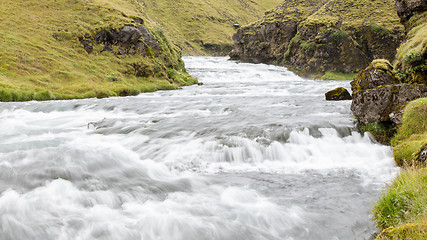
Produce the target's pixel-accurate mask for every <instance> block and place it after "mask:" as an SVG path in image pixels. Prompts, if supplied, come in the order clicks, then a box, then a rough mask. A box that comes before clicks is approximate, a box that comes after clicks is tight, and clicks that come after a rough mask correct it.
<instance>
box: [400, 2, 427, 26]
mask: <svg viewBox="0 0 427 240" xmlns="http://www.w3.org/2000/svg"><path fill="white" fill-rule="evenodd" d="M396 10H397V15H399V17H400V20H401V22H402V23H403V24H404V25H405V27H407V24H406V23H407V21H408V20H409V19H410V18H411V17H412V16H414V15H415V14H417V13H422V12H425V11H426V10H427V1H426V0H396Z"/></svg>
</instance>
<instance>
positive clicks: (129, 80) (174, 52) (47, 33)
mask: <svg viewBox="0 0 427 240" xmlns="http://www.w3.org/2000/svg"><path fill="white" fill-rule="evenodd" d="M142 16H144V12H143V11H142V8H141V7H140V5H139V4H138V3H136V2H135V1H131V0H55V1H50V0H23V1H15V0H2V1H1V2H0V100H1V101H25V100H31V99H37V100H47V99H68V98H83V97H95V96H97V97H106V96H115V95H131V94H137V93H139V92H145V91H154V90H156V89H176V88H178V87H179V86H180V85H187V84H192V83H194V82H195V81H196V80H194V79H192V78H191V77H189V75H188V74H187V73H186V71H185V68H184V64H183V62H182V60H181V55H180V52H179V50H178V49H177V47H175V46H174V45H173V44H172V43H171V42H170V41H168V40H167V39H166V37H165V36H164V34H163V31H162V30H161V29H160V28H157V27H155V26H154V25H153V23H152V22H150V21H147V20H146V19H143V18H141V17H142Z"/></svg>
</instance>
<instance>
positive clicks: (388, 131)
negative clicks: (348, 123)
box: [359, 123, 396, 145]
mask: <svg viewBox="0 0 427 240" xmlns="http://www.w3.org/2000/svg"><path fill="white" fill-rule="evenodd" d="M359 127H360V130H361V131H362V132H369V133H371V134H372V136H374V138H375V140H377V141H378V142H380V143H382V144H385V145H389V144H390V140H391V139H392V138H393V136H394V134H395V133H396V129H395V128H394V127H393V126H392V124H391V123H371V124H368V125H363V124H362V123H360V126H359Z"/></svg>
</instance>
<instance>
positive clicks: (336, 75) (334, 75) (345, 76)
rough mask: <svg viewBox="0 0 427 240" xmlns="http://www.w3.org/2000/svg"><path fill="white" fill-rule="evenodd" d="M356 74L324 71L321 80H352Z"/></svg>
mask: <svg viewBox="0 0 427 240" xmlns="http://www.w3.org/2000/svg"><path fill="white" fill-rule="evenodd" d="M356 76H357V73H341V72H328V71H326V72H325V74H323V76H321V77H320V79H321V80H353V79H354V78H355V77H356Z"/></svg>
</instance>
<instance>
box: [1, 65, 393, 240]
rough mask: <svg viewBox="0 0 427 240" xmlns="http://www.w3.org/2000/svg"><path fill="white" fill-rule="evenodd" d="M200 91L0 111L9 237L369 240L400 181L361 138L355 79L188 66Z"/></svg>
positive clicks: (4, 236) (386, 154) (376, 147)
mask: <svg viewBox="0 0 427 240" xmlns="http://www.w3.org/2000/svg"><path fill="white" fill-rule="evenodd" d="M185 63H186V66H187V68H188V70H189V72H190V73H191V74H192V75H193V76H194V77H197V78H198V79H199V82H203V85H202V86H197V85H194V86H189V87H185V88H183V89H181V90H176V91H158V92H154V93H147V94H140V95H138V96H134V97H114V98H107V99H84V100H70V101H47V102H25V103H0V239H1V240H20V239H23V240H24V239H25V240H26V239H43V240H50V239H52V240H53V239H55V240H56V239H60V240H72V239H81V240H86V239H87V240H89V239H120V240H134V239H141V240H151V239H153V240H214V239H215V240H217V239H218V240H228V239H230V240H263V239H269V240H276V239H277V240H279V239H280V240H293V239H295V240H298V239H310V240H311V239H314V240H316V239H319V240H321V239H325V240H326V239H328V240H330V239H333V240H338V239H343V240H348V239H369V238H370V237H371V235H372V233H373V232H375V225H374V223H373V222H372V221H371V212H370V211H371V208H372V206H373V204H374V203H375V201H376V199H377V198H378V196H379V195H380V194H381V191H382V189H383V188H384V186H385V184H386V183H388V182H389V181H390V180H391V179H392V178H393V177H394V176H395V174H396V172H397V171H398V169H397V168H396V167H395V166H394V163H393V159H392V152H391V149H390V148H389V147H387V146H383V145H380V144H378V143H375V142H374V141H373V140H372V139H371V137H370V136H369V135H368V134H366V135H361V134H359V133H358V132H357V131H356V128H355V120H354V117H353V116H352V114H351V111H350V101H340V102H328V101H325V99H324V93H325V92H326V91H328V90H330V89H333V88H335V87H338V86H342V87H345V88H349V87H350V84H349V82H348V81H313V80H307V79H302V78H300V77H298V76H296V75H294V74H293V73H292V72H289V71H288V70H286V69H285V68H283V67H276V66H268V65H263V64H258V65H254V64H246V63H238V62H234V61H227V59H226V58H211V57H186V58H185Z"/></svg>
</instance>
